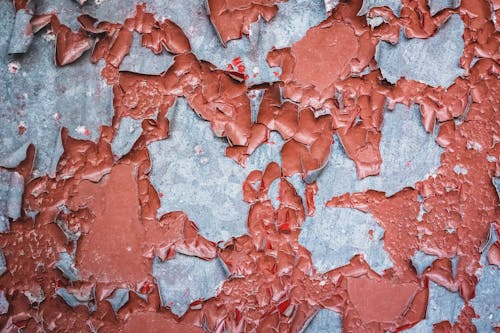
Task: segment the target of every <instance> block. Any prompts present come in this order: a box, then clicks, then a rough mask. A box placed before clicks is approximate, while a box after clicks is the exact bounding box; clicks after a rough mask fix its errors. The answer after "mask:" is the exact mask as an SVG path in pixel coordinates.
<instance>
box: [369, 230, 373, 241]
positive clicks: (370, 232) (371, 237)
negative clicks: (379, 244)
mask: <svg viewBox="0 0 500 333" xmlns="http://www.w3.org/2000/svg"><path fill="white" fill-rule="evenodd" d="M368 237H370V240H373V230H372V229H370V230H368Z"/></svg>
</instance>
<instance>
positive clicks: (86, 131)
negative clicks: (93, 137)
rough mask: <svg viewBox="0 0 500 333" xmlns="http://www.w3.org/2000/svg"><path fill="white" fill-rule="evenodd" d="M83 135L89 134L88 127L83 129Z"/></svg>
mask: <svg viewBox="0 0 500 333" xmlns="http://www.w3.org/2000/svg"><path fill="white" fill-rule="evenodd" d="M83 135H85V136H90V131H89V129H88V128H85V130H84V131H83Z"/></svg>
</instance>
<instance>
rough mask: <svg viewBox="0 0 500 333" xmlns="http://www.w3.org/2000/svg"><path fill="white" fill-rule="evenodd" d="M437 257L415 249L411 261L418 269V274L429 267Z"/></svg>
mask: <svg viewBox="0 0 500 333" xmlns="http://www.w3.org/2000/svg"><path fill="white" fill-rule="evenodd" d="M437 258H438V257H437V256H432V255H429V254H426V253H424V252H422V251H415V253H414V254H413V257H412V258H411V263H412V264H413V267H415V269H416V270H417V273H418V275H422V272H423V271H424V270H425V269H426V268H427V267H429V266H430V265H431V264H432V263H433V262H434V260H436V259H437Z"/></svg>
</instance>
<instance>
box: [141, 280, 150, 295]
mask: <svg viewBox="0 0 500 333" xmlns="http://www.w3.org/2000/svg"><path fill="white" fill-rule="evenodd" d="M152 291H153V285H152V284H151V283H150V282H145V283H144V284H143V285H142V287H141V288H140V289H139V293H140V294H143V295H146V294H149V293H150V292H152Z"/></svg>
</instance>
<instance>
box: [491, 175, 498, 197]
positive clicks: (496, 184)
mask: <svg viewBox="0 0 500 333" xmlns="http://www.w3.org/2000/svg"><path fill="white" fill-rule="evenodd" d="M491 181H492V182H493V186H495V190H497V195H498V199H500V177H493V179H492V180H491Z"/></svg>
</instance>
